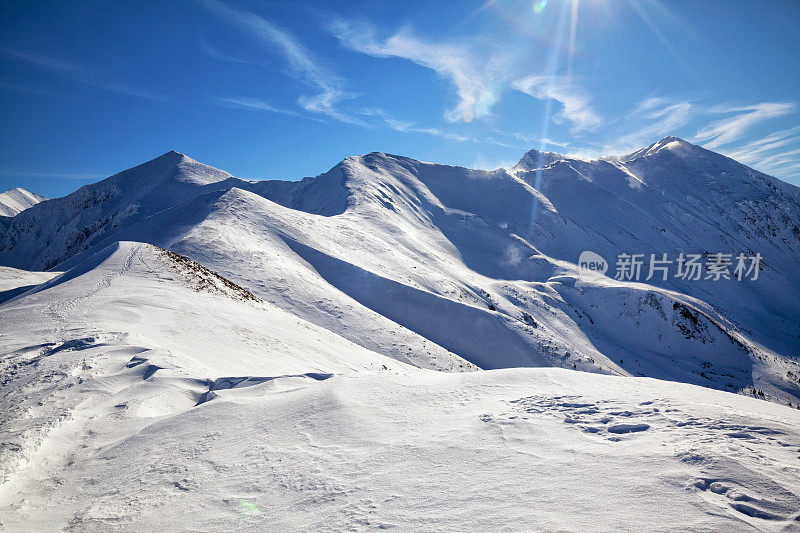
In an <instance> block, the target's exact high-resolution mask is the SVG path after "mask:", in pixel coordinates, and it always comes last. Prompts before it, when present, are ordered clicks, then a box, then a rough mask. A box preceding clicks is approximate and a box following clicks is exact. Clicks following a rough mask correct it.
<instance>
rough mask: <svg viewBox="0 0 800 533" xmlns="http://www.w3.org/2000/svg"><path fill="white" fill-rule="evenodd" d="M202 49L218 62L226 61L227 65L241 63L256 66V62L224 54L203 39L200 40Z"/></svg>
mask: <svg viewBox="0 0 800 533" xmlns="http://www.w3.org/2000/svg"><path fill="white" fill-rule="evenodd" d="M200 49H201V50H202V51H203V53H204V54H206V55H207V56H208V57H210V58H211V59H216V60H217V61H224V62H226V63H241V64H244V65H252V64H255V62H254V61H250V60H249V59H242V58H241V57H236V56H232V55H228V54H226V53H224V52H221V51H219V50H218V49H217V48H216V47H214V46H212V45H211V44H210V43H209V42H208V41H206V40H205V39H203V38H201V39H200Z"/></svg>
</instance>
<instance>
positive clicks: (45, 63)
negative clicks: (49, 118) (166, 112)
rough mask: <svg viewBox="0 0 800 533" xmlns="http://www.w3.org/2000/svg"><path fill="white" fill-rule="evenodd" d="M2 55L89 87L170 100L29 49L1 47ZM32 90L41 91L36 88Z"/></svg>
mask: <svg viewBox="0 0 800 533" xmlns="http://www.w3.org/2000/svg"><path fill="white" fill-rule="evenodd" d="M0 55H3V56H5V57H9V58H12V59H16V60H19V61H24V62H26V63H28V64H31V65H34V66H36V67H40V68H44V69H46V70H50V71H52V72H55V73H56V74H58V75H60V76H62V77H64V78H66V79H68V80H72V81H75V82H78V83H82V84H83V85H87V86H89V87H95V88H97V89H102V90H104V91H110V92H114V93H117V94H123V95H126V96H134V97H136V98H144V99H147V100H153V101H158V102H164V101H167V100H168V98H167V97H166V96H163V95H160V94H154V93H151V92H149V91H146V90H144V89H142V88H140V87H135V86H131V85H126V84H123V83H117V82H111V81H107V80H103V79H101V78H100V77H99V76H97V74H94V73H92V72H91V70H90V69H89V67H87V66H85V65H82V64H79V63H73V62H69V61H65V60H62V59H59V58H54V57H49V56H46V55H43V54H38V53H33V52H28V51H22V50H12V49H9V48H2V49H0ZM19 87H21V86H18V88H19ZM31 92H41V91H39V90H36V89H34V90H32V91H31Z"/></svg>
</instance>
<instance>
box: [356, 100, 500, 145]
mask: <svg viewBox="0 0 800 533" xmlns="http://www.w3.org/2000/svg"><path fill="white" fill-rule="evenodd" d="M360 114H361V115H364V116H369V117H373V118H377V119H378V120H379V125H381V126H385V127H387V128H389V129H393V130H395V131H400V132H403V133H420V134H424V135H430V136H432V137H441V138H443V139H448V140H451V141H458V142H472V143H481V144H495V145H498V146H504V147H509V146H511V145H509V144H507V143H504V142H502V141H500V140H498V139H495V138H493V137H481V138H478V137H471V136H469V135H461V134H459V133H455V132H453V131H448V130H444V129H441V128H433V127H425V126H419V125H418V124H417V123H416V122H412V121H410V120H401V119H398V118H395V117H393V116H392V115H391V114H389V113H388V112H387V111H386V110H384V109H380V108H372V109H363V110H361V111H360Z"/></svg>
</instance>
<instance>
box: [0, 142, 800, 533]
mask: <svg viewBox="0 0 800 533" xmlns="http://www.w3.org/2000/svg"><path fill="white" fill-rule="evenodd" d="M534 160H535V164H536V165H539V164H541V165H542V166H540V167H539V168H538V169H537V168H536V167H531V162H532V161H534ZM537 174H538V178H539V179H538V180H537ZM534 185H537V187H538V188H534ZM798 206H800V193H798V189H797V188H794V187H792V186H789V185H786V184H784V183H782V182H779V181H778V180H775V179H773V178H770V177H768V176H765V175H763V174H760V173H757V172H755V171H753V170H752V169H749V168H747V167H745V166H743V165H740V164H738V163H736V162H735V161H733V160H730V159H728V158H725V157H723V156H720V155H718V154H714V153H713V152H708V151H706V150H703V149H702V148H699V147H696V146H693V145H691V144H689V143H686V142H685V141H682V140H680V139H676V138H666V139H664V140H662V141H659V142H658V143H655V144H654V145H651V146H650V147H647V148H645V149H643V150H640V151H638V152H636V153H634V154H630V155H628V156H623V157H618V158H607V159H601V160H594V161H581V160H577V159H572V158H569V157H568V156H562V155H560V154H545V155H543V156H540V154H538V153H529V154H526V157H525V158H523V160H522V161H521V162H520V164H519V165H517V167H515V168H514V169H511V170H504V169H498V170H495V171H477V170H471V169H465V168H460V167H451V166H447V165H437V164H432V163H423V162H419V161H415V160H413V159H408V158H404V157H400V156H392V155H387V154H380V153H374V154H367V155H364V156H357V157H349V158H347V159H345V160H344V161H342V162H341V163H340V164H338V165H336V166H335V167H334V168H333V169H331V170H330V171H329V172H327V173H325V174H322V175H320V176H318V177H316V178H306V179H304V180H302V181H299V182H281V181H266V182H248V181H244V180H239V179H237V178H234V177H232V176H230V175H229V174H227V173H226V172H224V171H221V170H218V169H214V168H212V167H208V166H205V165H202V164H200V163H198V162H196V161H194V160H191V159H190V158H188V157H186V156H184V155H182V154H178V153H176V152H170V153H167V154H165V155H163V156H161V157H159V158H157V159H155V160H153V161H150V162H148V163H145V164H143V165H140V166H139V167H135V168H134V169H130V170H128V171H125V172H122V173H120V174H117V175H115V176H112V177H111V178H108V179H106V180H104V181H102V182H99V183H97V184H93V185H89V186H87V187H84V188H82V189H80V190H79V191H76V193H73V194H72V195H69V196H67V197H65V198H61V199H56V200H50V201H47V202H43V203H40V204H38V205H36V206H33V207H31V208H30V209H27V210H25V211H23V212H22V213H20V214H18V215H16V216H14V217H13V218H11V219H8V220H10V223H8V228H7V229H2V228H0V264H5V265H9V266H8V267H0V442H2V446H0V523H1V524H2V527H0V529H2V528H6V529H7V530H9V531H18V530H19V531H42V530H48V531H49V530H80V531H107V530H117V531H163V530H180V531H197V530H204V531H205V530H211V529H221V530H234V529H236V530H238V529H243V530H253V531H263V530H276V531H284V530H307V531H319V530H323V531H326V530H327V531H341V530H367V529H375V528H390V527H395V528H398V529H399V530H403V531H405V530H436V531H439V530H445V531H464V530H481V531H485V530H522V531H530V530H574V531H577V530H580V531H583V530H587V529H593V530H634V529H648V530H674V529H680V530H689V531H708V530H762V531H779V530H781V531H795V530H800V411H798V410H797V409H793V408H790V407H787V406H786V404H787V403H789V404H791V405H797V403H798V399H800V364H799V363H798V359H797V355H798V350H797V348H798V344H800V342H799V341H798V329H799V328H800V324H798V323H797V317H798V316H800V307H799V306H800V303H798V301H797V299H796V298H792V297H790V295H792V294H797V293H800V279H799V277H798V271H799V270H798V266H800V253H798V252H800V230H798V229H797V228H798V224H799V223H800V208H798ZM3 228H5V226H3ZM730 248H733V249H730ZM584 249H591V250H594V251H595V252H598V253H600V254H602V255H603V256H604V257H606V258H607V259H612V258H613V257H614V256H615V255H616V254H617V253H619V252H620V251H625V252H636V253H647V252H649V251H653V252H668V253H677V252H678V251H684V252H686V253H693V252H699V251H711V252H714V251H719V252H738V251H752V252H756V251H758V252H760V253H761V254H762V255H763V256H764V258H765V259H764V261H765V263H766V265H767V267H766V268H765V270H764V271H762V272H761V277H760V279H759V280H758V281H757V282H754V283H751V284H747V283H744V282H741V283H740V282H732V283H725V282H722V283H711V282H680V281H675V280H669V281H667V282H656V281H653V282H650V283H634V282H622V281H616V280H613V279H611V278H600V279H597V280H594V281H586V280H581V279H579V276H578V271H577V267H576V265H575V261H576V260H577V257H578V254H579V253H580V251H582V250H584ZM178 254H181V255H178ZM612 260H613V259H612ZM11 267H16V268H11ZM19 268H26V269H31V271H27V270H19ZM48 268H52V269H53V270H52V271H49V272H36V271H35V270H37V269H38V270H42V269H48ZM509 367H538V368H509ZM553 367H561V368H553ZM503 368H505V369H504V370H491V369H503ZM479 369H489V370H486V371H477V370H479ZM575 369H577V370H583V371H584V372H574V371H573V370H575ZM435 370H444V371H446V372H436V371H435ZM636 376H647V377H636ZM653 378H658V379H653ZM678 382H682V383H678ZM713 389H719V390H713ZM731 392H738V393H739V394H730V393H731ZM752 396H755V397H752ZM763 400H770V401H763Z"/></svg>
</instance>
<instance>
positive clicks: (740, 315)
mask: <svg viewBox="0 0 800 533" xmlns="http://www.w3.org/2000/svg"><path fill="white" fill-rule="evenodd" d="M540 160H541V161H544V166H542V167H536V164H537V162H539V161H540ZM537 182H538V183H537ZM87 198H91V199H95V200H92V201H90V202H88V203H87V200H86V199H87ZM83 206H87V208H84V207H83ZM798 225H800V193H798V189H797V188H796V187H793V186H791V185H788V184H785V183H783V182H780V181H778V180H776V179H774V178H770V177H768V176H765V175H763V174H760V173H758V172H756V171H754V170H752V169H750V168H748V167H746V166H744V165H741V164H739V163H737V162H735V161H733V160H731V159H729V158H726V157H724V156H721V155H719V154H715V153H713V152H709V151H707V150H704V149H702V148H700V147H697V146H694V145H691V144H689V143H686V142H685V141H681V140H679V139H675V138H666V139H663V140H662V141H659V142H658V143H655V144H654V145H652V146H650V147H648V148H646V149H644V150H641V151H639V152H636V153H634V154H631V155H629V156H625V157H620V158H608V159H601V160H595V161H582V160H577V159H573V158H569V157H566V156H560V155H558V154H553V153H548V154H545V155H544V156H541V157H540V155H539V154H537V153H535V152H529V153H528V154H526V155H525V156H524V157H523V158H522V160H521V161H520V163H519V164H518V165H517V166H516V167H515V168H514V169H511V170H505V169H499V170H495V171H478V170H470V169H466V168H458V167H451V166H446V165H437V164H430V163H422V162H419V161H415V160H412V159H408V158H404V157H399V156H391V155H386V154H379V153H374V154H368V155H365V156H358V157H350V158H347V159H345V160H344V161H342V162H341V163H339V164H338V165H336V166H335V167H334V168H333V169H331V170H330V171H328V172H327V173H325V174H323V175H321V176H318V177H317V178H313V179H310V178H307V179H305V180H303V181H300V182H269V181H267V182H247V181H244V180H238V179H236V178H233V177H231V176H230V175H228V174H227V173H224V172H222V171H219V170H216V169H213V168H211V167H207V166H205V165H201V164H200V163H197V162H195V161H193V160H191V159H189V158H187V157H185V156H182V155H180V154H177V153H175V152H170V153H168V154H165V155H164V156H161V157H159V158H157V159H155V160H153V161H151V162H149V163H146V164H144V165H140V166H139V167H136V168H134V169H131V170H128V171H125V172H122V173H120V174H118V175H116V176H113V177H111V178H109V179H107V180H104V181H102V182H100V183H97V184H95V185H92V186H88V187H85V188H83V189H81V190H79V191H77V192H76V193H74V194H73V195H70V196H67V197H65V198H63V199H58V200H53V201H51V202H48V203H46V204H42V205H41V206H38V207H34V208H32V209H30V210H28V211H26V212H25V213H23V214H22V215H21V216H19V217H16V218H15V219H14V223H13V224H12V226H11V228H9V230H8V231H7V232H6V235H5V238H4V240H3V244H2V246H0V261H2V262H3V263H5V264H8V265H11V266H15V267H25V268H31V269H43V268H47V267H50V266H55V265H56V264H58V263H59V262H61V261H62V260H64V259H66V261H65V262H63V263H61V265H60V266H58V267H56V268H58V269H62V270H63V269H68V268H70V267H72V266H75V265H77V264H79V263H80V262H82V261H83V260H85V258H86V257H88V256H89V255H91V254H92V253H95V252H97V251H98V250H100V249H102V248H105V247H107V246H109V245H110V244H112V243H113V242H115V241H117V240H130V241H138V242H149V243H153V244H157V245H159V246H162V247H165V248H169V249H172V250H174V251H176V252H178V253H181V254H184V255H186V256H187V257H190V258H192V259H194V260H197V261H199V262H200V263H201V264H203V265H206V266H208V267H209V268H211V269H212V270H214V271H216V272H219V273H220V274H222V275H224V276H226V277H228V278H230V279H231V280H233V281H235V282H236V283H238V284H240V285H242V286H243V287H246V288H248V290H251V291H252V292H253V293H254V294H257V295H258V296H259V297H261V298H263V299H265V300H267V301H270V302H272V303H274V304H275V305H278V306H279V307H281V308H283V309H286V310H288V311H290V312H292V313H294V314H296V315H298V316H300V317H302V318H304V319H305V320H308V321H310V322H312V323H314V324H317V325H318V326H321V327H324V328H326V329H328V330H330V331H333V332H335V333H337V334H340V335H342V336H344V337H345V338H347V339H350V340H351V341H354V342H357V343H359V344H362V345H363V346H366V347H367V348H369V349H372V350H375V351H378V352H380V353H384V354H387V355H390V356H392V357H394V358H396V359H398V360H402V361H411V362H413V363H414V364H416V365H419V366H422V367H426V368H444V369H450V368H453V367H454V365H455V366H456V367H457V366H458V365H459V364H462V360H463V359H465V360H467V361H469V362H470V363H473V364H475V365H477V366H479V367H481V368H503V367H513V366H560V367H565V368H575V369H583V370H588V371H593V372H602V373H611V374H621V375H640V376H651V377H658V378H662V379H672V380H678V381H684V382H688V383H695V384H700V385H705V386H710V387H714V388H720V389H723V390H729V391H750V392H752V391H753V390H756V391H762V392H763V393H764V394H765V395H766V396H768V397H770V398H773V399H776V400H778V401H781V402H793V403H796V402H797V398H798V396H800V392H799V391H800V383H798V380H797V379H796V378H794V377H793V376H796V375H798V370H799V369H798V365H797V362H796V357H797V355H798V346H800V337H799V336H798V333H800V324H798V321H797V317H798V316H800V303H799V302H798V300H797V299H795V298H787V297H786V295H787V294H795V293H798V294H800V276H798V274H797V273H798V271H800V270H799V269H798V267H800V231H798V230H797V228H798ZM65 243H66V244H65ZM586 249H590V250H593V251H595V252H597V253H599V254H600V255H602V256H603V257H605V258H607V259H608V260H609V261H613V260H614V259H613V258H615V257H616V256H617V255H618V254H620V253H642V254H645V255H647V254H650V253H655V254H657V256H658V257H661V254H662V253H668V254H669V255H670V256H672V257H676V256H677V255H678V254H679V253H681V252H683V253H686V254H689V253H714V252H723V253H732V254H736V253H739V252H747V253H759V254H761V256H763V262H762V264H763V268H762V270H761V271H760V273H759V278H758V279H757V280H755V281H753V280H747V279H745V280H742V281H739V280H737V279H735V278H734V279H730V280H719V281H713V280H705V279H701V280H686V281H685V280H681V279H676V278H674V277H670V278H668V279H667V280H666V281H660V280H659V279H658V277H656V278H654V279H652V280H650V281H649V282H647V283H644V282H642V281H639V282H634V281H618V280H614V279H611V278H608V277H605V278H602V279H600V280H597V281H593V282H589V283H582V282H581V279H580V278H579V275H578V274H579V273H578V271H577V269H576V265H575V263H576V262H577V258H578V256H579V254H580V253H581V251H583V250H586Z"/></svg>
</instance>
